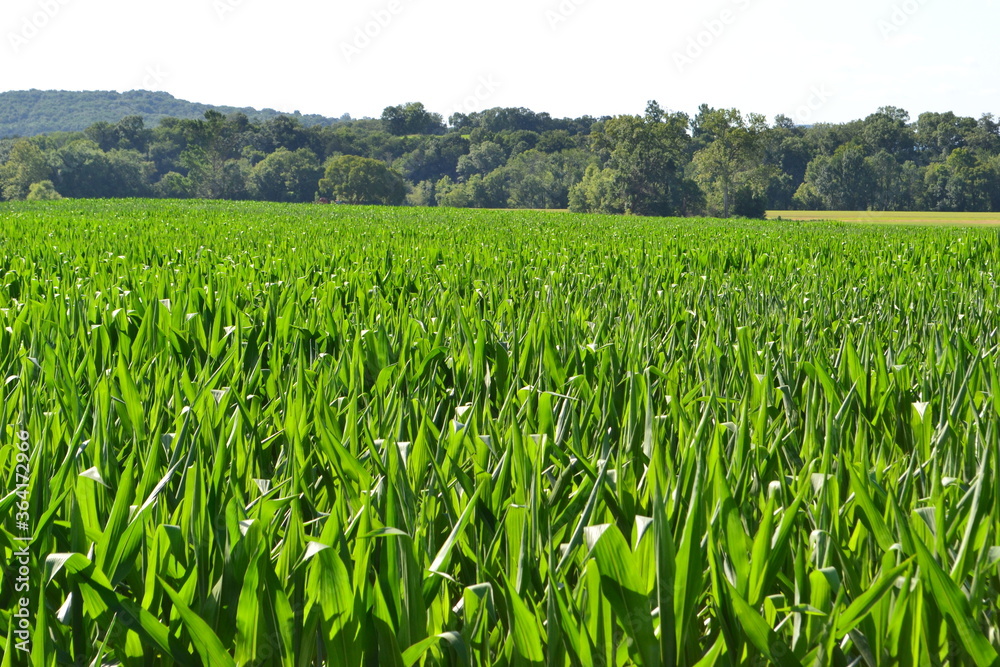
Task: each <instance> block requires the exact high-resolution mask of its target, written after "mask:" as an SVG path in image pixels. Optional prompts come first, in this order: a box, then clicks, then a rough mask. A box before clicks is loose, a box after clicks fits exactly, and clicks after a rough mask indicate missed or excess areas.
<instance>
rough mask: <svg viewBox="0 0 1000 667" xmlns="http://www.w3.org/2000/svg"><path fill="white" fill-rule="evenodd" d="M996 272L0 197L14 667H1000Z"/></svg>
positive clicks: (929, 256)
mask: <svg viewBox="0 0 1000 667" xmlns="http://www.w3.org/2000/svg"><path fill="white" fill-rule="evenodd" d="M998 265H1000V238H998V235H997V233H996V232H995V231H992V230H989V229H985V228H980V229H961V228H906V227H881V226H880V227H864V226H848V225H844V224H838V223H809V224H801V223H789V222H780V221H779V222H740V221H737V222H734V221H717V220H708V219H686V220H665V219H648V218H632V217H602V216H582V215H570V214H561V213H543V212H494V211H472V210H461V211H459V210H448V209H397V208H364V207H339V206H338V207H318V206H294V205H273V204H253V203H240V204H236V203H223V202H200V201H199V202H164V201H158V202H152V201H70V200H64V201H58V202H38V203H18V204H0V285H2V290H0V380H3V385H2V398H3V400H2V404H0V425H2V426H3V428H4V430H3V432H2V436H0V438H2V440H0V477H2V479H3V483H4V487H3V494H4V495H3V496H2V498H0V551H2V552H3V554H4V560H3V563H4V567H3V568H0V643H2V644H0V645H2V646H3V658H2V660H0V667H7V666H9V665H18V664H31V665H39V666H49V665H61V664H79V665H128V666H131V665H136V666H138V665H199V664H200V665H210V666H212V667H216V666H225V665H281V666H288V667H293V666H295V667H298V666H305V665H321V664H322V665H338V666H344V667H368V666H371V665H379V666H381V667H400V666H403V667H413V666H415V665H427V666H432V665H435V666H436V665H469V666H471V665H475V666H488V665H497V666H508V665H509V666H520V665H559V666H562V665H576V666H591V665H599V666H612V665H614V666H624V665H646V666H651V665H671V666H673V665H678V666H687V667H694V666H702V665H705V666H708V665H765V664H778V665H862V664H865V665H871V666H874V665H966V664H968V665H997V664H1000V659H998V657H997V650H998V648H1000V619H998V612H1000V610H998V605H1000V571H998V564H1000V536H998V529H1000V473H998V466H1000V462H998V460H997V459H998V447H1000V440H998V429H1000V376H998V363H1000V351H998V347H997V331H998V328H1000V317H998V312H997V303H998V300H1000V294H998V286H997V279H996V276H995V275H994V271H995V267H997V266H998ZM24 442H27V443H30V447H27V452H26V454H27V455H26V456H24V457H21V456H19V455H20V454H21V453H23V452H24V451H25V447H26V446H22V445H21V443H24ZM25 459H27V461H25ZM18 465H22V466H24V467H22V468H20V469H19V468H18ZM25 470H28V471H29V479H28V480H27V482H26V483H24V482H20V481H19V477H18V474H19V472H20V474H24V471H25ZM21 503H24V506H25V507H26V508H27V511H26V513H27V515H28V516H29V517H30V520H29V521H27V522H25V523H26V524H28V528H24V527H23V526H19V524H18V522H15V520H14V518H13V517H14V516H15V515H16V514H17V511H18V508H19V507H20V506H21ZM25 530H26V531H27V532H25ZM24 538H27V539H26V540H25V539H24ZM24 545H26V546H27V551H28V553H29V556H28V558H27V560H28V561H30V564H29V565H28V571H29V572H30V586H29V587H28V588H29V591H28V601H29V605H28V609H30V614H31V619H30V623H29V625H30V637H29V641H28V642H23V641H22V639H23V635H19V634H18V631H19V630H20V629H21V627H22V626H21V624H20V619H19V617H17V616H16V614H17V613H18V611H17V610H18V609H19V604H20V600H21V598H22V596H23V594H22V593H21V592H19V591H18V581H19V579H18V578H19V576H21V575H20V572H21V571H20V569H19V563H18V558H17V554H18V553H19V550H21V549H23V548H24ZM24 649H27V650H24Z"/></svg>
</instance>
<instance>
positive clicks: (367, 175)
mask: <svg viewBox="0 0 1000 667" xmlns="http://www.w3.org/2000/svg"><path fill="white" fill-rule="evenodd" d="M319 194H320V196H322V197H329V198H330V199H335V200H337V201H343V202H346V203H350V204H384V205H389V206H392V205H398V204H402V203H403V201H404V200H405V199H406V182H405V181H404V180H403V177H402V176H401V175H400V174H399V172H398V171H396V170H394V169H392V168H390V167H389V166H387V165H386V164H385V163H384V162H379V161H378V160H372V159H371V158H365V157H358V156H356V155H344V156H342V157H338V158H333V159H332V160H330V161H329V162H328V163H327V164H326V171H325V173H324V176H323V178H322V179H320V181H319Z"/></svg>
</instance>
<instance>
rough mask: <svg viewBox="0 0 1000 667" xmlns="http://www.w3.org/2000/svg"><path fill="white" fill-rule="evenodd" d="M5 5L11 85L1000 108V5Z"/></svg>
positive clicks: (549, 104) (370, 97)
mask: <svg viewBox="0 0 1000 667" xmlns="http://www.w3.org/2000/svg"><path fill="white" fill-rule="evenodd" d="M0 2H2V5H0V91H4V90H24V89H29V88H39V89H44V90H49V89H60V90H119V91H125V90H132V89H152V90H165V91H167V92H169V93H171V94H173V95H174V96H176V97H178V98H181V99H186V100H190V101H194V102H204V103H209V104H225V105H234V106H253V107H258V108H263V107H270V108H274V109H278V110H280V111H289V112H290V111H294V110H299V111H301V112H302V113H319V114H324V115H328V116H340V115H341V114H343V113H345V112H346V113H350V114H351V115H352V116H354V117H362V116H366V115H367V116H379V115H380V114H381V112H382V109H383V108H384V107H386V106H388V105H390V104H399V103H403V102H408V101H421V102H423V103H424V104H425V105H426V106H427V107H428V108H429V109H431V110H432V111H437V112H440V113H442V114H444V115H445V116H447V115H449V114H450V113H451V112H452V111H455V110H478V109H483V108H488V107H493V106H524V107H528V108H530V109H533V110H535V111H539V112H541V111H548V112H549V113H551V114H552V115H553V116H557V117H562V116H581V115H585V114H589V115H593V116H601V115H614V114H622V113H641V112H642V111H643V110H644V108H645V105H646V101H647V100H649V99H656V100H658V101H659V102H660V104H661V105H662V106H664V107H665V108H668V109H672V110H679V111H686V112H688V113H694V112H695V111H696V109H697V107H698V105H699V104H701V103H702V102H706V103H708V104H710V105H711V106H714V107H737V108H739V109H740V110H741V111H743V112H751V111H754V112H758V113H763V114H765V115H767V116H768V117H769V118H773V116H774V115H775V114H778V113H784V114H787V115H789V116H792V117H793V118H795V119H796V120H797V121H799V122H802V123H811V122H822V121H829V122H841V121H847V120H852V119H854V118H862V117H864V116H866V115H868V114H869V113H872V112H874V111H875V110H876V109H877V108H878V107H880V106H885V105H893V106H899V107H903V108H905V109H907V110H908V111H909V112H910V113H911V115H912V116H913V118H914V119H915V118H916V116H917V115H918V114H919V113H921V112H923V111H946V110H952V111H955V112H956V113H959V114H962V115H969V116H974V117H979V116H980V115H981V114H982V113H985V112H993V113H1000V82H998V72H1000V49H998V48H997V47H996V40H995V38H994V32H995V30H996V27H997V25H998V24H1000V21H998V19H1000V0H977V1H975V2H973V1H972V0H949V1H948V2H946V1H945V0H840V1H839V2H833V1H832V0H824V1H822V2H820V1H818V0H705V1H701V2H694V1H691V2H681V1H680V0H660V1H657V2H653V1H651V0H504V1H503V2H498V1H495V2H489V3H487V2H482V1H481V0H359V1H355V2H350V3H348V2H344V1H340V0H334V1H332V2H320V1H316V0H280V2H279V1H278V0H169V1H168V0H0ZM378 15H381V17H382V23H383V24H385V25H384V26H378V25H377V24H370V22H372V21H374V20H375V19H374V18H373V17H376V16H378ZM369 24H370V25H369ZM366 25H368V27H369V31H370V32H371V33H377V34H375V36H374V37H371V38H369V39H368V43H367V44H365V43H364V42H363V41H358V39H357V35H358V30H364V29H365V28H366ZM376 28H377V30H376ZM713 29H714V33H715V34H713V33H712V30H713ZM691 40H695V42H697V41H699V40H700V42H701V44H702V46H701V47H700V53H699V52H698V50H697V47H692V46H691V44H692V41H691ZM352 49H356V50H353V51H352Z"/></svg>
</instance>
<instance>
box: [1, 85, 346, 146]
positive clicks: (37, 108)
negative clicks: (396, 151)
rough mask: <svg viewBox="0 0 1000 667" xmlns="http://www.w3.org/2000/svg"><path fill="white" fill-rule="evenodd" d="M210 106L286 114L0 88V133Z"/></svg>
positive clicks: (69, 128)
mask: <svg viewBox="0 0 1000 667" xmlns="http://www.w3.org/2000/svg"><path fill="white" fill-rule="evenodd" d="M151 76H156V74H155V73H153V74H151ZM206 111H218V112H219V113H221V114H224V115H229V114H233V113H242V114H246V116H247V117H248V118H250V119H251V120H254V121H266V120H270V119H272V118H277V117H278V116H280V115H282V113H281V112H279V111H275V110H274V109H252V108H249V107H228V106H215V105H212V104H198V103H196V102H188V101H185V100H179V99H177V98H176V97H174V96H173V95H171V94H170V93H164V92H153V91H149V90H130V91H128V92H124V93H118V92H115V91H111V90H89V91H69V90H13V91H9V92H4V93H0V138H4V137H32V136H35V135H38V134H48V133H50V132H78V131H82V130H84V129H86V128H88V127H90V126H91V125H93V124H94V123H98V122H101V121H104V122H109V123H117V122H118V121H119V120H121V119H122V118H125V117H126V116H142V119H143V121H144V122H145V124H146V125H147V126H149V127H154V126H155V125H156V124H157V123H159V122H160V121H161V120H163V119H164V118H189V119H198V118H203V117H204V115H205V112H206ZM285 115H290V116H292V117H293V118H298V120H299V121H301V123H302V124H303V125H306V126H310V125H332V124H333V123H336V122H337V121H338V120H340V119H339V118H327V117H326V116H319V115H315V114H307V115H303V114H300V113H299V112H295V113H293V114H285ZM343 118H350V116H346V115H345V116H344V117H343Z"/></svg>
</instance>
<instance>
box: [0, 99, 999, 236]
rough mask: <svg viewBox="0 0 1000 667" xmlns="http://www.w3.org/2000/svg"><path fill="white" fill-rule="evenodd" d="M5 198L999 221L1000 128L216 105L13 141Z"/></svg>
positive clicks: (944, 116) (903, 115)
mask: <svg viewBox="0 0 1000 667" xmlns="http://www.w3.org/2000/svg"><path fill="white" fill-rule="evenodd" d="M0 196H2V198H4V199H24V198H54V197H59V196H63V197H169V198H191V197H203V198H213V199H261V200H271V201H285V202H308V201H315V200H317V199H323V200H326V199H329V200H333V201H348V202H352V203H389V204H401V203H409V204H412V205H417V206H435V205H439V206H455V207H483V208H555V209H564V208H569V209H571V210H574V211H593V212H606V213H633V214H639V215H699V214H710V215H715V216H722V217H729V216H743V217H761V216H763V215H764V212H765V210H767V209H778V210H783V209H809V210H822V209H827V210H867V209H871V210H930V211H996V210H1000V124H998V121H997V120H996V119H995V118H994V117H993V116H992V115H989V114H987V115H984V116H982V117H981V118H979V119H976V118H970V117H961V116H957V115H955V114H953V113H950V112H946V113H923V114H921V115H920V116H919V117H918V118H917V119H916V120H913V119H911V117H910V116H909V114H908V113H907V112H906V111H904V110H902V109H898V108H895V107H883V108H881V109H879V110H878V111H876V112H875V113H873V114H871V115H869V116H868V117H867V118H864V119H863V120H856V121H852V122H848V123H843V124H821V125H814V126H809V127H803V126H796V125H795V124H794V123H793V122H792V121H791V120H790V119H789V118H787V117H784V116H778V117H777V118H775V119H774V122H773V123H768V121H767V119H766V118H764V117H763V116H760V115H757V114H746V115H745V114H743V113H741V112H740V111H738V110H735V109H713V108H710V107H708V106H706V105H703V106H702V107H701V108H700V109H699V110H698V113H697V114H696V115H695V116H693V117H690V116H688V115H687V114H684V113H679V112H671V111H667V110H665V109H663V108H662V107H661V106H660V105H659V104H657V103H656V102H650V103H649V105H648V106H647V108H646V110H645V113H644V114H642V115H626V116H617V117H614V118H611V117H603V118H592V117H582V118H575V119H571V118H562V119H559V118H553V117H551V116H550V115H549V114H545V113H536V112H533V111H530V110H528V109H521V108H494V109H488V110H485V111H482V112H475V113H470V114H456V115H454V116H452V117H451V118H449V119H447V122H445V119H443V118H442V117H441V116H440V115H438V114H435V113H432V112H430V111H428V110H427V109H426V108H425V107H424V106H423V105H422V104H420V103H408V104H402V105H399V106H392V107H388V108H386V109H385V111H384V112H383V114H382V116H381V118H378V119H364V120H346V119H345V120H344V121H341V122H337V123H335V124H333V125H307V124H306V123H304V122H303V121H302V119H301V118H295V117H289V116H276V117H273V118H269V119H265V120H254V119H251V118H249V117H248V116H247V115H246V114H245V113H241V112H235V113H231V114H228V115H224V114H222V113H220V112H218V111H215V110H209V111H207V112H205V113H204V115H203V117H202V118H199V119H181V118H164V119H162V120H160V122H159V123H158V124H157V125H156V126H155V127H148V126H147V125H146V123H144V121H143V118H142V117H141V116H137V115H132V116H127V117H125V118H123V119H121V120H120V121H118V122H116V123H110V122H106V121H102V122H97V123H94V124H92V125H90V126H89V127H87V128H86V129H85V130H83V131H82V132H58V133H50V134H47V135H44V136H37V137H31V138H26V139H8V140H3V141H0Z"/></svg>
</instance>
